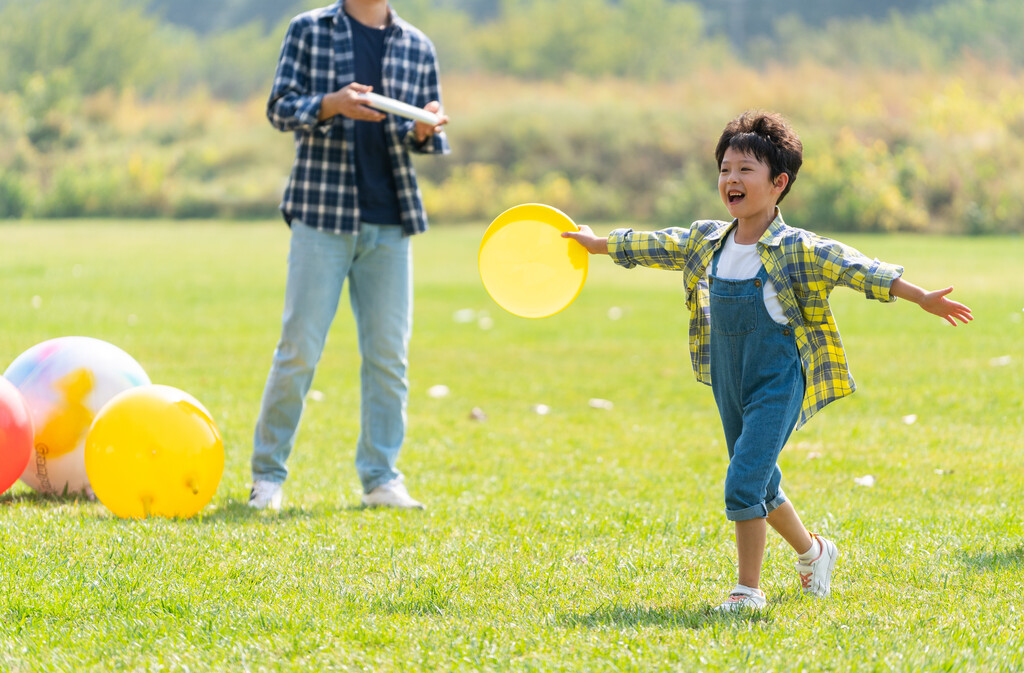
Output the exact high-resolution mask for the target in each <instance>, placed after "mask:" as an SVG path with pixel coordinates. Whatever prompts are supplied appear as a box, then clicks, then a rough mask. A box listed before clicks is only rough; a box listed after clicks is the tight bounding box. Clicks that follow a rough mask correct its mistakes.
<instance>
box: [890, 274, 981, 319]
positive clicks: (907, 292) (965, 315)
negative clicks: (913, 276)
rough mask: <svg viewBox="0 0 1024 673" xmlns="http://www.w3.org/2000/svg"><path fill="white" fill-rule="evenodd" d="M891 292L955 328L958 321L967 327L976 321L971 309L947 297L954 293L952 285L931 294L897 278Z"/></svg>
mask: <svg viewBox="0 0 1024 673" xmlns="http://www.w3.org/2000/svg"><path fill="white" fill-rule="evenodd" d="M889 291H890V293H892V295H893V296H894V297H899V298H900V299H906V300H907V301H912V302H914V303H915V304H917V305H918V306H920V307H921V308H923V309H924V310H926V311H928V312H929V313H931V314H932V315H937V316H939V317H940V318H943V319H944V320H945V321H946V322H948V323H949V324H950V325H952V326H953V327H956V324H957V323H956V321H957V320H959V321H960V322H962V323H964V324H965V325H966V324H967V323H968V322H970V321H971V320H974V316H973V315H971V309H969V308H967V307H966V306H964V305H963V304H961V303H960V302H958V301H953V300H952V299H949V298H948V297H946V295H948V294H949V293H950V292H952V291H953V286H952V285H950V286H949V287H947V288H945V289H944V290H935V291H932V292H929V291H928V290H925V289H923V288H920V287H918V286H917V285H914V284H913V283H909V282H907V281H905V280H903V279H902V278H897V279H896V280H895V281H893V284H892V287H891V288H890V289H889Z"/></svg>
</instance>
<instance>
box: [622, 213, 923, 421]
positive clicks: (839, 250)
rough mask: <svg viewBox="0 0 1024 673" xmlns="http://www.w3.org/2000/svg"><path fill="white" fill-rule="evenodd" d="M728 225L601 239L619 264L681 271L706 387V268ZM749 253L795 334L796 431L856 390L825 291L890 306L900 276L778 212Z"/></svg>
mask: <svg viewBox="0 0 1024 673" xmlns="http://www.w3.org/2000/svg"><path fill="white" fill-rule="evenodd" d="M734 224H735V221H733V222H720V221H713V220H703V221H699V222H694V223H693V224H692V225H690V227H689V228H684V227H672V228H669V229H663V230H661V231H633V230H632V229H616V230H615V231H613V232H612V233H611V234H610V235H609V236H608V252H609V253H610V254H611V256H612V259H613V260H614V261H615V263H616V264H619V265H620V266H624V267H627V268H632V267H634V266H637V265H640V266H648V267H653V268H656V269H670V270H679V271H682V272H683V288H684V290H685V291H686V306H687V308H689V309H690V359H691V360H692V364H693V371H694V373H695V374H696V375H697V380H698V381H701V382H702V383H706V384H708V385H711V354H710V349H709V341H710V337H711V331H710V324H709V312H710V298H709V296H708V281H707V268H708V265H709V264H710V263H711V258H712V257H713V256H714V254H715V251H717V250H718V249H719V248H720V247H721V245H722V242H723V241H724V240H725V237H726V234H728V233H729V230H730V229H732V227H733V225H734ZM757 251H758V253H759V255H760V257H761V263H762V264H764V267H765V270H766V271H767V272H768V277H769V278H770V279H771V281H772V283H773V284H774V285H775V289H776V290H777V291H778V293H779V303H780V304H781V305H782V308H783V310H784V311H785V314H786V318H787V319H788V320H789V324H790V325H792V326H793V329H794V332H795V333H796V345H797V349H798V350H799V352H800V360H801V363H802V364H803V368H804V380H805V381H806V384H807V387H806V391H805V394H804V402H803V408H802V409H801V412H800V422H799V423H798V424H797V427H800V426H802V425H803V424H804V423H806V422H807V421H808V420H809V419H810V418H811V416H813V415H814V414H815V413H817V412H818V411H819V410H820V409H822V408H824V407H825V406H826V405H827V404H829V403H830V402H833V401H834V400H837V399H839V398H841V397H846V396H847V395H849V394H851V393H852V392H853V391H854V390H856V388H857V386H856V384H854V382H853V377H852V376H851V375H850V369H849V367H848V366H847V363H846V354H845V352H844V351H843V342H842V340H841V339H840V338H839V330H838V329H837V328H836V323H835V319H834V318H833V317H832V309H831V308H830V307H829V304H828V296H829V293H831V292H832V288H834V287H835V286H837V285H841V286H845V287H848V288H851V289H853V290H856V291H857V292H861V293H863V294H864V295H865V296H867V298H868V299H876V300H878V301H882V302H892V301H896V298H895V297H894V296H892V295H891V294H890V293H889V289H890V287H892V284H893V282H894V281H895V280H896V279H897V278H899V277H900V276H901V275H903V267H901V266H896V265H893V264H886V263H884V262H880V261H878V260H877V259H870V258H868V257H867V256H865V255H863V254H862V253H860V252H858V251H857V250H855V249H854V248H851V247H849V246H847V245H843V244H842V243H840V242H838V241H835V240H832V239H830V238H825V237H823V236H818V235H817V234H814V233H811V232H809V231H805V230H803V229H797V228H795V227H790V226H788V225H787V224H786V223H785V222H784V221H783V219H782V214H781V213H779V212H778V211H776V216H775V220H774V221H773V222H772V223H771V225H770V226H769V227H768V230H767V231H766V232H765V233H764V235H763V236H762V237H761V240H759V241H758V242H757Z"/></svg>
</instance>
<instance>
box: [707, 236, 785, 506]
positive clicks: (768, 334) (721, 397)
mask: <svg viewBox="0 0 1024 673" xmlns="http://www.w3.org/2000/svg"><path fill="white" fill-rule="evenodd" d="M723 247H724V246H723ZM721 252H722V248H721V247H720V248H719V249H718V251H717V252H716V253H715V256H714V258H713V260H712V262H711V273H710V274H709V275H708V281H709V285H710V291H711V311H710V313H711V388H712V390H713V392H714V395H715V402H716V403H717V404H718V413H719V414H720V415H721V417H722V427H723V428H724V429H725V442H726V446H727V447H728V449H729V470H728V472H727V473H726V477H725V516H726V518H728V519H729V520H730V521H745V520H747V519H756V518H764V517H766V516H767V515H768V513H769V512H771V511H772V510H774V509H775V508H776V507H778V506H779V505H781V504H782V503H784V502H786V496H785V494H784V493H783V492H782V488H781V486H780V482H781V481H782V471H781V470H780V469H779V466H778V465H777V464H776V461H777V460H778V457H779V453H780V452H781V451H782V447H783V446H785V444H786V441H787V440H788V439H789V436H790V434H791V433H792V432H793V428H794V427H795V426H796V423H797V420H798V419H799V418H800V407H801V405H802V404H803V398H804V373H803V366H802V365H801V363H800V356H799V353H798V352H797V347H796V337H795V336H794V334H793V329H792V328H791V327H789V326H787V325H780V324H778V323H777V322H775V320H773V319H772V317H771V315H770V314H769V313H768V309H767V308H766V307H765V305H764V291H763V287H764V283H765V281H766V280H767V279H768V272H767V271H765V268H764V265H762V266H761V268H760V270H759V271H758V272H757V276H755V277H754V278H748V279H746V280H727V279H723V278H718V277H717V273H718V257H719V255H720V254H721Z"/></svg>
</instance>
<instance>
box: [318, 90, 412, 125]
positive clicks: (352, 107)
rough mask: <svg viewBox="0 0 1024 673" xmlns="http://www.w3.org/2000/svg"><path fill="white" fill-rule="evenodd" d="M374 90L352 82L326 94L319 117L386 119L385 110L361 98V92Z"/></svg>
mask: <svg viewBox="0 0 1024 673" xmlns="http://www.w3.org/2000/svg"><path fill="white" fill-rule="evenodd" d="M372 90H373V87H372V86H366V85H365V84H359V83H357V82H352V83H351V84H349V85H348V86H346V87H344V88H341V89H338V90H337V91H335V92H333V93H329V94H327V95H325V96H324V98H323V101H322V102H321V103H320V114H319V115H318V116H317V119H319V120H320V121H324V120H326V119H330V118H331V117H334V116H336V115H342V116H343V117H348V118H350V119H355V120H358V121H361V122H380V121H384V116H385V115H384V113H383V112H379V111H377V110H374V109H373V108H372V107H370V106H369V105H367V104H366V101H365V100H364V99H362V98H360V94H364V93H369V92H370V91H372ZM424 126H425V125H424Z"/></svg>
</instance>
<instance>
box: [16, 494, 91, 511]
mask: <svg viewBox="0 0 1024 673" xmlns="http://www.w3.org/2000/svg"><path fill="white" fill-rule="evenodd" d="M95 502H98V501H97V500H95V499H93V498H89V497H88V496H86V495H85V494H84V493H81V492H78V491H76V492H74V493H39V492H38V491H21V492H19V493H12V492H11V491H7V492H6V493H4V494H3V495H0V507H8V506H10V505H21V504H27V505H34V506H53V505H67V504H71V503H85V504H92V503H95Z"/></svg>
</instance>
